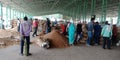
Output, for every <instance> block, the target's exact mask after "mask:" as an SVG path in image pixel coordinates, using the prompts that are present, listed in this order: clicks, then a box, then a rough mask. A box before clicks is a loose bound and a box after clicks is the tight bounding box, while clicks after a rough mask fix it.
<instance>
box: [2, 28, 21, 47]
mask: <svg viewBox="0 0 120 60" xmlns="http://www.w3.org/2000/svg"><path fill="white" fill-rule="evenodd" d="M16 30H17V28H13V29H9V30H2V29H1V30H0V48H6V47H8V46H11V45H15V44H19V40H20V34H19V32H17V31H16Z"/></svg>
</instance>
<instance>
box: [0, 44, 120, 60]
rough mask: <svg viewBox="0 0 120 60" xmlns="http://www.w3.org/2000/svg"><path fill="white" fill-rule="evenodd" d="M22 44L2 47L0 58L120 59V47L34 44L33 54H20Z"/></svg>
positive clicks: (29, 59) (44, 59) (26, 59)
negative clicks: (43, 46) (64, 46)
mask: <svg viewBox="0 0 120 60" xmlns="http://www.w3.org/2000/svg"><path fill="white" fill-rule="evenodd" d="M19 48H20V46H19V45H15V46H10V47H8V48H4V49H0V60H120V47H114V48H113V49H112V50H108V49H106V50H104V49H102V48H101V46H92V47H87V46H85V45H79V46H71V47H68V48H64V49H58V48H54V49H48V50H45V49H42V48H39V47H38V46H36V45H34V44H32V45H31V50H30V52H31V53H32V55H31V56H28V57H26V56H21V55H19V51H20V49H19Z"/></svg>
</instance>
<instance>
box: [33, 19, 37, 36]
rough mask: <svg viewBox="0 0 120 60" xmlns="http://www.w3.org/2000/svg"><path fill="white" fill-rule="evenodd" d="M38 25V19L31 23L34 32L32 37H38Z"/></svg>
mask: <svg viewBox="0 0 120 60" xmlns="http://www.w3.org/2000/svg"><path fill="white" fill-rule="evenodd" d="M38 24H39V22H38V19H35V20H34V21H33V28H34V32H33V34H32V36H33V37H34V35H36V36H38V35H37V30H38Z"/></svg>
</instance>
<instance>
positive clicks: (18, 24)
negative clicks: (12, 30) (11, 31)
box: [17, 18, 21, 32]
mask: <svg viewBox="0 0 120 60" xmlns="http://www.w3.org/2000/svg"><path fill="white" fill-rule="evenodd" d="M20 23H21V21H20V19H19V18H18V21H17V27H18V28H17V31H18V32H20Z"/></svg>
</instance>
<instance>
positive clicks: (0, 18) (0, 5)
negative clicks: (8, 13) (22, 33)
mask: <svg viewBox="0 0 120 60" xmlns="http://www.w3.org/2000/svg"><path fill="white" fill-rule="evenodd" d="M2 18H3V13H2V3H1V2H0V29H2V24H3V22H2Z"/></svg>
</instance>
